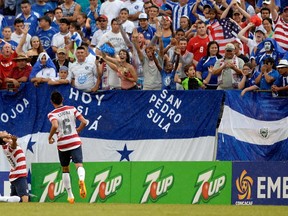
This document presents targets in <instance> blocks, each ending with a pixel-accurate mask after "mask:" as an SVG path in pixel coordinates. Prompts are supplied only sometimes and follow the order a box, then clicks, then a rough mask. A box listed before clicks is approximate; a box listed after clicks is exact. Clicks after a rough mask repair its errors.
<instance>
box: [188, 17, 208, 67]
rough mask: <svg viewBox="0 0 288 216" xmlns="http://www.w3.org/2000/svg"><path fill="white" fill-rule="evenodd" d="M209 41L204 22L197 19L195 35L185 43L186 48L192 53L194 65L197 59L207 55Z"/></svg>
mask: <svg viewBox="0 0 288 216" xmlns="http://www.w3.org/2000/svg"><path fill="white" fill-rule="evenodd" d="M209 41H210V40H209V37H208V34H207V28H206V24H205V23H204V22H203V21H198V23H197V35H196V36H195V37H193V38H191V39H190V40H189V42H188V44H187V50H188V51H189V52H191V53H193V54H194V59H193V63H194V65H197V64H198V61H199V60H200V59H201V58H202V57H204V56H206V55H207V45H208V43H209Z"/></svg>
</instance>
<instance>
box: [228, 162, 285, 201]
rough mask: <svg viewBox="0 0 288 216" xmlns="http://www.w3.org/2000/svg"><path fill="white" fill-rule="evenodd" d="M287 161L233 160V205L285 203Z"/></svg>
mask: <svg viewBox="0 0 288 216" xmlns="http://www.w3.org/2000/svg"><path fill="white" fill-rule="evenodd" d="M287 166H288V163H287V161H286V162H275V161H270V162H233V163H232V204H233V205H287V204H288V169H287Z"/></svg>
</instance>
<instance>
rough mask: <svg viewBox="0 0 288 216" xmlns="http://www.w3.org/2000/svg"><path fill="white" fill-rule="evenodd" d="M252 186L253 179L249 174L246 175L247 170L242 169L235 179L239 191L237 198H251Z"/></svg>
mask: <svg viewBox="0 0 288 216" xmlns="http://www.w3.org/2000/svg"><path fill="white" fill-rule="evenodd" d="M252 186H253V179H252V178H251V177H250V176H247V171H246V170H243V171H242V173H241V175H240V177H239V178H237V179H236V187H237V190H238V192H239V194H238V199H239V200H244V199H247V200H249V199H251V193H252Z"/></svg>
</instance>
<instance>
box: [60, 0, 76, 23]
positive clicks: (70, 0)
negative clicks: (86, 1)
mask: <svg viewBox="0 0 288 216" xmlns="http://www.w3.org/2000/svg"><path fill="white" fill-rule="evenodd" d="M59 7H60V8H61V9H62V12H63V18H66V19H68V20H69V21H70V22H76V20H77V16H78V14H80V13H81V6H80V5H79V4H78V3H76V2H75V1H74V0H65V1H64V3H63V4H61V5H59Z"/></svg>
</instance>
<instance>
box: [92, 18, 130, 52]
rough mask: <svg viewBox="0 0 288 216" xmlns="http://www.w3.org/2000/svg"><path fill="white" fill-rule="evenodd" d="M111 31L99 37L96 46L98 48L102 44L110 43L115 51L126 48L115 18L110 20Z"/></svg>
mask: <svg viewBox="0 0 288 216" xmlns="http://www.w3.org/2000/svg"><path fill="white" fill-rule="evenodd" d="M111 27H112V29H111V31H108V32H106V33H105V34H104V35H103V36H102V38H101V39H100V41H99V43H98V45H97V48H98V49H99V48H100V47H101V46H102V45H103V44H105V43H108V42H109V43H110V44H111V45H112V46H113V48H114V49H115V52H116V53H119V51H120V50H121V49H125V50H127V49H128V47H127V46H126V43H125V41H124V39H123V37H122V35H121V32H120V26H119V23H118V21H117V20H116V19H113V20H112V22H111Z"/></svg>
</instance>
